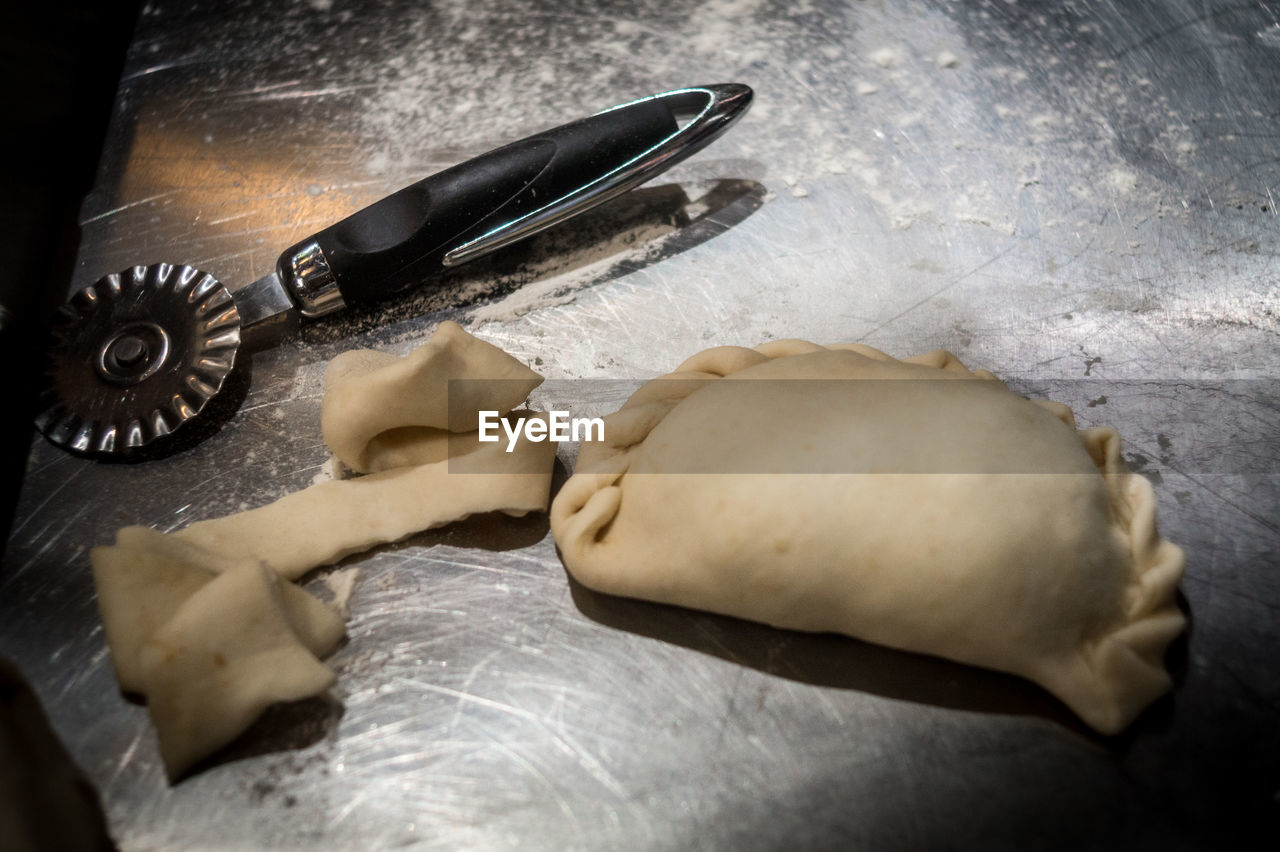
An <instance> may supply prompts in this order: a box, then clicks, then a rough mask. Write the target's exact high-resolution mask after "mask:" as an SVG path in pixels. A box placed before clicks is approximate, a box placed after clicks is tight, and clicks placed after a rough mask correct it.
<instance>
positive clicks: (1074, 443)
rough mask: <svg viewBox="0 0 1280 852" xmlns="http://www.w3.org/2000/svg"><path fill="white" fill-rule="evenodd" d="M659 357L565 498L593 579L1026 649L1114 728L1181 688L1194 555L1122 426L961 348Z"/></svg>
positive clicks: (569, 559) (1054, 680) (1003, 651)
mask: <svg viewBox="0 0 1280 852" xmlns="http://www.w3.org/2000/svg"><path fill="white" fill-rule="evenodd" d="M664 379H665V380H666V381H664ZM664 379H659V380H655V381H653V382H650V383H649V384H647V385H645V386H644V387H643V388H641V389H640V390H639V391H637V393H636V394H635V395H634V396H633V397H632V398H631V399H630V400H629V401H628V402H627V403H626V405H624V406H623V407H622V409H621V410H619V411H618V412H617V413H615V414H614V415H611V416H610V417H608V418H606V420H605V430H604V431H605V437H606V439H607V443H596V444H583V446H582V449H581V451H580V454H579V461H578V468H577V471H576V472H575V473H574V475H573V476H572V477H571V478H570V479H569V481H568V482H567V483H566V485H565V487H564V488H563V489H562V490H561V491H560V493H559V494H558V495H557V497H556V500H555V503H554V504H553V506H552V510H551V528H552V531H553V533H554V535H555V539H556V543H557V544H558V545H559V547H560V551H561V553H562V555H563V559H564V562H565V565H566V566H567V567H568V569H569V571H570V572H571V573H572V574H573V575H574V576H575V577H576V578H577V579H578V580H579V581H581V582H582V583H583V584H584V585H586V586H588V587H590V588H593V589H596V590H599V591H602V592H607V593H612V594H619V595H627V596H632V597H638V598H646V599H650V600H656V601H662V602H666V603H673V604H679V605H683V606H689V607H694V608H698V609H706V610H710V611H714V612H720V613H725V614H728V615H733V616H737V617H741V618H747V619H752V620H756V621H762V622H765V623H768V624H772V625H776V626H779V627H787V628H793V629H797V630H808V631H834V632H839V633H844V634H847V635H850V636H854V637H857V638H860V639H865V640H868V641H872V642H878V643H881V644H885V645H889V646H892V647H895V648H900V649H904V650H908V651H916V652H921V653H928V654H935V655H938V656H943V657H948V658H950V659H954V660H958V661H961V662H965V663H971V664H974V665H980V666H985V667H988V668H994V669H998V670H1002V671H1006V672H1011V673H1014V674H1018V675H1021V676H1023V677H1026V678H1029V679H1031V680H1033V681H1035V682H1037V683H1039V684H1041V685H1043V686H1044V687H1046V688H1047V689H1048V690H1050V691H1051V692H1053V693H1054V694H1055V695H1057V696H1058V697H1059V698H1061V699H1062V700H1063V701H1064V702H1065V703H1066V704H1067V705H1068V706H1070V707H1071V708H1072V709H1073V710H1074V711H1075V712H1076V713H1077V714H1078V715H1079V716H1080V717H1081V718H1082V719H1083V720H1084V721H1085V722H1087V723H1088V724H1089V725H1091V726H1092V727H1094V728H1096V729H1097V730H1099V731H1102V732H1104V733H1114V732H1117V731H1119V730H1121V729H1123V728H1124V727H1125V726H1126V725H1128V724H1129V722H1130V721H1132V720H1133V718H1134V717H1135V716H1136V715H1137V714H1138V713H1139V712H1140V711H1141V710H1142V709H1143V708H1144V707H1145V706H1146V705H1147V704H1149V703H1150V702H1151V701H1152V700H1154V699H1155V698H1156V697H1157V696H1159V695H1160V694H1162V693H1164V692H1165V691H1167V690H1168V689H1169V687H1170V678H1169V676H1168V674H1167V673H1166V671H1165V670H1164V666H1163V653H1164V650H1165V648H1166V647H1167V645H1168V643H1169V642H1170V641H1171V640H1172V639H1173V637H1174V636H1176V635H1177V634H1178V633H1179V632H1180V631H1181V630H1182V629H1183V626H1184V620H1183V617H1182V615H1181V613H1180V612H1179V611H1178V608H1177V607H1176V605H1175V589H1176V586H1177V583H1178V581H1179V579H1180V578H1181V576H1182V571H1183V566H1184V557H1183V553H1182V551H1181V549H1179V548H1178V547H1176V546H1174V545H1172V544H1170V543H1169V542H1167V541H1165V540H1163V539H1162V538H1161V537H1160V536H1159V534H1158V533H1157V531H1156V523H1155V497H1154V494H1153V492H1152V489H1151V486H1150V484H1149V483H1148V482H1147V481H1146V480H1145V479H1144V478H1142V477H1140V476H1135V475H1132V474H1130V473H1129V472H1128V471H1127V469H1126V468H1125V466H1124V463H1123V462H1122V461H1121V459H1120V440H1119V437H1118V436H1117V434H1116V433H1115V431H1114V430H1111V429H1089V430H1084V431H1077V430H1076V429H1075V428H1074V426H1075V423H1074V419H1073V417H1072V416H1071V412H1070V411H1069V410H1068V409H1067V408H1066V407H1065V406H1060V405H1056V404H1053V403H1044V404H1038V403H1034V402H1031V401H1029V400H1026V399H1024V398H1022V397H1020V396H1018V395H1016V394H1013V393H1011V392H1009V391H1008V390H1006V389H1005V388H1004V386H1003V385H1002V384H1001V383H999V382H998V381H996V380H995V379H994V377H993V376H991V374H990V373H985V372H978V373H974V372H970V371H969V370H968V369H966V368H965V367H964V365H963V364H961V363H960V362H959V361H958V360H956V358H955V357H954V356H952V355H950V354H949V353H945V352H935V353H931V354H929V355H925V356H921V357H918V358H910V359H906V360H901V361H900V360H897V359H894V358H891V357H890V356H888V355H886V354H884V353H882V352H879V351H878V350H875V349H872V348H870V347H864V346H857V345H849V346H834V347H829V348H828V347H821V346H817V345H815V344H812V343H805V342H803V341H779V342H774V343H769V344H765V345H763V346H760V347H758V348H756V349H754V350H752V349H744V348H738V347H723V348H718V349H711V350H707V351H705V352H702V353H700V354H698V355H695V356H694V357H693V358H690V359H689V360H688V361H686V362H685V363H684V364H683V365H681V367H680V368H678V369H677V370H676V372H675V373H673V374H671V375H670V376H667V377H664ZM673 379H674V380H679V381H671V380H673ZM819 379H820V380H863V381H850V382H847V383H843V384H842V385H840V386H841V387H843V385H844V384H847V386H848V387H847V389H846V390H843V391H839V392H835V393H829V394H828V396H827V397H824V398H821V399H819V400H817V402H816V403H815V402H814V401H813V400H812V399H810V400H808V401H806V393H811V392H812V391H814V390H822V389H828V390H829V389H830V388H831V387H832V386H833V385H832V383H830V382H829V381H822V382H812V381H806V380H819ZM753 380H755V381H753ZM872 380H889V381H887V382H877V381H872ZM793 382H794V383H797V384H796V385H795V386H793V385H792V384H791V383H793ZM915 382H918V383H919V388H918V392H915V391H916V389H915V386H914V385H913V384H912V383H915ZM799 383H804V384H799ZM796 386H798V387H803V388H805V392H803V393H796V392H793V390H792V388H793V387H796ZM729 391H732V392H729ZM885 424H889V425H888V426H886V425H885ZM744 460H745V461H749V464H745V463H744ZM744 469H750V470H756V471H759V470H764V471H772V472H771V473H769V474H768V475H760V474H756V473H743V472H741V471H743V470H744ZM717 470H718V471H722V472H720V473H713V472H712V471H717ZM822 470H830V471H839V472H836V473H813V472H811V471H822ZM692 471H697V472H692ZM805 471H810V472H805ZM877 471H883V472H877Z"/></svg>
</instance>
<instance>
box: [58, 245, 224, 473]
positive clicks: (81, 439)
mask: <svg viewBox="0 0 1280 852" xmlns="http://www.w3.org/2000/svg"><path fill="white" fill-rule="evenodd" d="M53 335H54V348H53V351H52V354H51V358H50V364H49V389H48V390H47V391H46V392H45V396H44V397H43V398H42V401H41V413H40V414H39V415H38V416H37V418H36V426H37V428H39V429H40V431H41V432H43V433H44V435H45V437H47V438H48V439H49V440H50V441H52V442H53V443H54V444H57V445H58V446H61V447H65V448H67V449H70V450H74V451H76V452H82V453H90V454H113V453H122V452H128V451H129V450H134V449H138V448H140V447H143V446H146V445H147V444H149V443H151V442H152V441H154V440H156V439H157V438H161V437H163V436H165V435H168V434H169V433H170V432H173V431H174V430H175V429H178V428H179V427H180V426H182V425H183V424H184V423H186V422H187V421H188V420H190V419H191V418H193V417H195V416H196V415H197V414H199V413H200V411H201V409H203V408H204V407H205V404H206V403H208V402H209V400H210V399H211V398H212V397H213V396H214V395H215V394H216V393H217V392H218V391H219V389H221V387H222V383H223V382H224V381H225V380H226V378H227V376H228V375H229V374H230V373H231V369H232V367H234V366H235V359H236V348H237V346H238V345H239V343H240V313H239V311H237V310H236V305H235V302H234V301H233V300H232V298H231V294H230V293H229V292H227V289H226V287H224V286H223V285H222V284H221V283H220V282H219V281H218V279H216V278H214V277H213V276H212V275H210V274H208V273H207V272H202V271H200V270H199V269H196V268H194V267H191V266H174V265H171V264H168V263H156V264H152V265H151V266H135V267H133V268H132V269H126V270H125V271H124V272H120V273H118V274H115V275H107V276H105V277H103V278H101V279H99V280H98V281H97V282H96V283H94V284H91V285H90V286H88V287H85V288H84V289H83V290H80V291H79V292H77V293H76V294H75V295H74V296H72V297H71V299H70V300H69V301H68V302H67V303H66V304H65V305H63V306H62V308H60V309H59V311H58V314H57V316H56V317H55V319H54V324H53Z"/></svg>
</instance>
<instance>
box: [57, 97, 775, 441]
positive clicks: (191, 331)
mask: <svg viewBox="0 0 1280 852" xmlns="http://www.w3.org/2000/svg"><path fill="white" fill-rule="evenodd" d="M751 97H752V92H751V89H750V88H748V87H747V86H744V85H741V84H738V83H728V84H720V85H713V86H694V87H690V88H685V89H676V90H673V91H669V92H663V93H661V94H657V95H652V96H649V97H646V98H641V99H639V100H636V101H631V102H629V103H625V104H620V105H618V106H615V107H611V108H609V109H607V110H604V111H603V112H600V113H597V114H595V115H593V116H590V117H588V118H584V119H581V120H579V121H574V122H572V123H569V124H564V125H561V126H559V127H556V128H553V129H551V130H548V131H545V132H543V133H539V134H536V135H534V136H530V137H528V138H526V139H522V140H520V141H518V142H513V143H511V144H509V145H505V146H503V147H501V148H498V149H496V150H493V151H490V152H488V153H486V154H482V155H480V156H479V157H476V158H475V159H472V160H468V161H466V162H464V163H462V164H460V165H457V166H453V167H452V168H449V169H446V170H445V171H442V172H439V173H437V174H434V175H431V176H430V177H427V178H424V179H423V180H420V181H418V182H417V183H414V184H411V185H410V186H407V187H405V188H404V189H401V190H399V191H397V192H395V193H393V194H391V195H389V196H387V197H385V198H383V199H381V200H380V201H376V202H374V203H373V204H371V205H370V206H368V207H366V208H364V209H363V210H360V211H358V212H356V213H353V214H352V215H351V216H348V217H347V218H346V219H343V220H342V221H340V222H338V223H337V224H334V225H330V226H329V227H327V228H325V229H323V230H321V231H318V232H317V233H315V234H312V235H311V236H309V237H306V238H304V239H302V240H300V241H298V242H297V243H295V244H294V245H292V246H290V247H289V248H287V249H285V251H284V253H283V254H281V255H280V258H279V260H278V261H277V262H276V265H275V269H274V270H273V271H272V272H271V273H270V274H268V275H266V276H264V277H263V278H261V279H259V280H257V281H255V282H253V283H252V284H249V285H248V286H245V287H243V288H241V289H239V290H237V291H236V292H235V293H232V292H230V291H229V290H228V289H227V288H226V287H225V286H224V285H223V284H222V282H220V281H219V280H218V279H217V278H215V277H214V276H213V275H212V274H210V273H208V272H205V271H203V270H200V269H196V268H194V267H192V266H185V265H180V264H172V263H153V264H151V265H149V266H134V267H132V268H130V269H126V270H124V271H123V272H119V273H115V274H111V275H107V276H104V277H103V278H101V279H99V280H98V281H97V282H96V283H94V284H91V285H89V286H88V287H85V288H84V289H82V290H79V291H78V292H76V293H75V294H74V295H73V296H72V297H71V298H70V300H69V301H68V302H67V303H66V304H65V305H63V306H62V307H61V308H60V309H59V310H58V313H57V315H56V316H55V318H54V322H53V338H54V339H53V348H52V351H51V354H50V361H49V370H48V383H47V389H46V390H45V392H44V394H43V396H42V398H41V402H40V408H39V414H38V415H37V417H36V426H37V428H38V429H39V430H40V431H41V432H42V433H44V435H45V436H46V437H47V438H48V439H49V440H50V441H51V442H52V443H54V444H55V445H57V446H59V447H62V448H64V449H67V450H69V451H72V452H77V453H83V454H88V455H93V456H99V457H101V456H111V455H118V454H127V453H130V452H131V451H133V450H137V449H139V448H141V447H144V446H146V445H148V444H150V443H152V442H153V441H156V440H157V439H160V438H163V437H164V436H166V435H169V434H170V433H172V432H174V431H175V430H177V429H179V428H180V427H182V426H183V425H184V424H186V423H188V422H190V421H192V420H193V419H195V418H197V417H199V415H200V413H201V411H202V410H207V409H206V404H207V403H208V402H209V401H210V400H211V399H213V398H214V397H215V395H216V394H218V392H219V391H220V390H221V389H222V388H223V385H224V381H225V380H226V379H227V377H228V375H230V374H231V371H232V368H233V367H234V366H235V361H236V351H237V348H238V347H239V346H240V345H241V338H242V335H243V334H244V333H245V332H246V331H248V330H250V329H255V328H257V329H263V328H270V327H273V326H279V327H283V328H288V327H289V326H291V325H292V324H293V323H296V322H298V321H300V320H307V319H314V318H317V317H322V316H325V315H327V314H331V313H333V312H335V311H339V310H341V309H342V308H344V307H345V306H347V305H361V304H368V303H371V302H376V301H379V300H381V299H385V298H387V297H390V296H392V295H394V294H396V293H398V292H400V291H402V290H405V289H407V288H409V287H413V286H416V285H421V284H423V283H424V282H428V281H429V280H430V279H431V277H432V276H433V275H434V274H436V273H439V272H441V271H443V270H444V269H445V268H447V267H452V266H457V265H458V264H462V263H466V262H467V261H469V260H473V259H475V258H477V257H480V256H482V255H485V254H488V253H489V252H492V251H495V250H496V249H500V248H502V247H504V246H508V245H510V244H512V243H514V242H516V241H518V240H521V239H524V238H525V237H528V236H530V235H532V234H535V233H537V232H539V231H542V230H544V229H546V228H549V227H551V226H552V225H555V224H558V223H560V222H562V221H564V220H565V219H567V218H569V217H571V216H575V215H577V214H579V213H582V212H583V211H585V210H589V209H591V208H592V207H596V206H597V205H599V204H602V203H604V202H606V201H608V200H610V199H612V198H615V197H617V196H618V195H621V194H622V193H624V192H627V191H628V190H630V189H633V188H634V187H636V186H638V185H639V184H641V183H643V182H644V181H646V180H648V179H650V178H652V177H654V176H656V175H658V174H660V173H661V172H663V171H665V170H666V169H668V168H669V167H671V166H673V165H675V164H676V163H678V162H680V161H681V160H683V159H684V158H686V157H688V156H689V155H691V154H693V153H694V152H695V151H698V150H699V149H701V148H702V147H704V146H705V145H707V144H709V143H710V142H712V141H713V140H714V139H716V138H717V137H718V136H719V135H720V134H721V133H723V132H724V131H725V130H727V129H728V128H729V126H730V125H731V124H733V122H734V121H736V120H737V119H738V118H740V117H741V116H742V115H743V113H745V111H746V109H747V107H748V106H749V105H750V103H751Z"/></svg>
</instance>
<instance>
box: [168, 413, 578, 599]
mask: <svg viewBox="0 0 1280 852" xmlns="http://www.w3.org/2000/svg"><path fill="white" fill-rule="evenodd" d="M530 416H531V417H537V418H540V419H543V420H545V419H546V415H545V414H532V415H530ZM478 446H479V449H477V450H475V451H474V452H473V453H471V454H469V455H468V459H467V464H468V466H469V467H470V466H471V465H476V467H477V468H478V469H480V470H495V471H501V472H500V473H486V472H479V473H458V472H450V466H451V465H457V464H458V462H457V461H456V460H445V461H439V462H435V463H434V464H425V465H418V466H417V467H401V468H395V469H392V470H385V471H382V472H381V473H371V474H368V475H367V476H361V477H357V478H355V479H341V480H333V481H330V482H322V483H320V484H319V485H313V486H311V487H310V488H304V489H303V490H302V491H298V492H296V493H294V494H290V495H288V496H286V497H282V498H281V499H279V500H277V501H276V502H274V503H271V504H269V505H266V506H261V507H259V508H257V509H250V510H248V511H246V512H239V513H237V514H234V515H228V516H227V517H224V518H215V519H213V520H208V521H199V522H197V523H194V524H192V525H191V526H189V527H186V528H185V529H182V530H179V531H178V532H176V533H173V536H174V537H176V538H178V539H180V540H181V541H185V542H189V543H192V544H196V545H198V546H200V547H202V548H204V549H206V550H210V551H213V552H215V553H218V554H221V555H222V556H223V557H232V558H238V559H249V558H257V559H261V560H263V561H264V562H266V563H267V564H269V565H270V566H271V567H272V568H274V569H275V570H276V571H278V572H279V573H280V575H281V576H283V577H286V578H288V579H291V580H293V579H297V578H298V577H301V576H302V575H303V574H306V573H307V572H308V571H310V570H311V569H313V568H315V567H317V566H320V565H328V564H330V563H333V562H337V561H338V560H339V559H342V558H343V557H345V556H349V555H351V554H353V553H359V552H361V551H363V550H368V549H369V548H371V547H373V546H375V545H378V544H386V543H389V542H394V541H399V540H400V539H402V538H405V537H407V536H410V535H413V534H414V533H417V532H422V531H423V530H429V529H435V528H436V527H441V526H444V525H445V524H449V523H453V522H454V521H459V520H462V519H463V518H466V517H468V516H470V515H474V514H478V513H481V512H503V513H505V514H508V515H512V516H514V517H521V516H523V515H526V514H528V513H529V512H542V511H546V508H547V503H548V502H549V501H550V494H551V469H552V465H553V464H554V462H555V454H556V445H555V444H554V443H552V442H550V441H544V442H541V443H534V442H531V441H520V442H518V443H517V444H516V446H515V449H514V450H513V451H512V452H510V453H507V452H505V449H506V446H505V443H502V442H499V443H486V444H479V445H478Z"/></svg>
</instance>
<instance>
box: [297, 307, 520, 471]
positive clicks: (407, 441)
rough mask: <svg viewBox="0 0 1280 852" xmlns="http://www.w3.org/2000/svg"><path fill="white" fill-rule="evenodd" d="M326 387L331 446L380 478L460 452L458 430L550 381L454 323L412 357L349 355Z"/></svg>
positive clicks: (337, 363)
mask: <svg viewBox="0 0 1280 852" xmlns="http://www.w3.org/2000/svg"><path fill="white" fill-rule="evenodd" d="M324 383H325V393H324V399H323V401H322V403H321V410H320V428H321V431H322V433H323V434H324V442H325V443H326V444H328V446H329V449H330V450H331V451H332V452H333V454H334V455H335V456H337V458H338V460H339V461H341V462H342V463H343V464H345V465H346V466H347V467H349V468H350V469H352V470H354V471H356V472H358V473H373V472H377V471H382V470H389V469H391V468H396V467H405V466H410V465H419V464H430V463H432V462H437V461H441V460H443V459H445V458H446V457H448V456H449V455H451V454H453V455H456V454H457V450H456V448H455V449H454V450H452V452H451V450H450V447H449V440H448V437H449V433H450V432H471V431H474V430H476V429H478V428H479V425H480V424H479V415H478V412H479V411H480V410H482V409H486V410H496V411H498V412H500V413H501V414H503V415H505V414H507V413H508V412H509V411H511V409H513V408H515V407H516V406H517V405H520V403H522V402H524V400H525V399H526V398H527V397H528V396H529V392H530V391H532V390H533V389H534V388H536V387H537V386H538V385H540V384H542V376H540V375H538V374H537V373H535V372H534V371H533V370H531V369H529V368H528V367H527V366H525V365H524V364H522V363H520V362H519V361H517V360H516V359H515V358H512V357H511V356H510V355H508V354H507V353H506V352H503V351H502V350H501V349H499V348H498V347H496V346H494V345H493V344H492V343H486V342H485V341H483V340H480V339H479V338H476V337H472V336H471V335H470V334H467V332H466V331H464V330H463V329H462V327H461V326H460V325H458V324H457V323H456V322H452V321H446V322H443V323H441V324H440V327H439V328H438V329H437V330H436V332H435V334H433V335H432V336H431V339H430V340H429V341H427V343H426V344H425V345H423V346H420V347H419V348H417V349H415V350H414V351H413V352H410V353H409V354H408V355H406V356H404V357H397V356H395V355H389V354H387V353H385V352H376V351H373V350H369V349H357V350H352V351H350V352H343V353H341V354H340V355H338V356H336V357H335V358H334V359H333V360H332V361H330V362H329V366H328V367H327V368H326V369H325V374H324Z"/></svg>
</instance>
